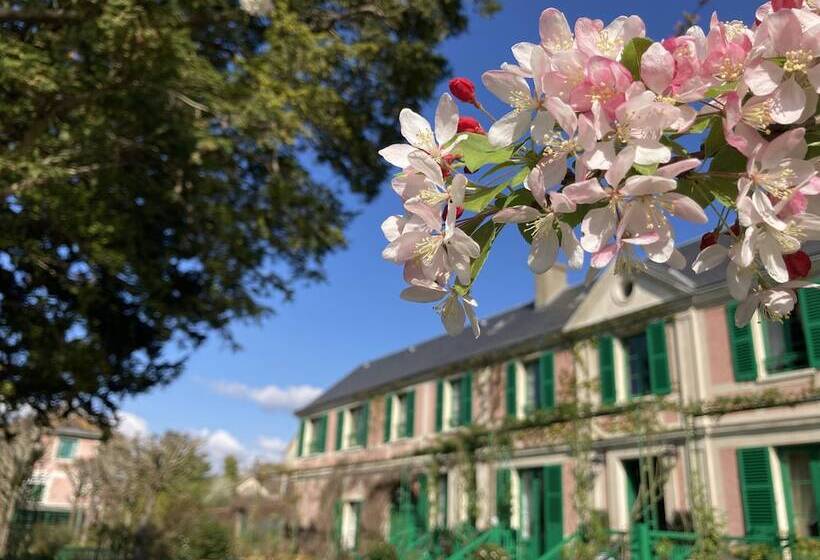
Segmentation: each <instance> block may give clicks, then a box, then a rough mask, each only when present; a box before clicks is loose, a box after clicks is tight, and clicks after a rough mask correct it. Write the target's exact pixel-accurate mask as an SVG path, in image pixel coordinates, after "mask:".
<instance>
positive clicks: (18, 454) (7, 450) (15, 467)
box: [0, 420, 44, 557]
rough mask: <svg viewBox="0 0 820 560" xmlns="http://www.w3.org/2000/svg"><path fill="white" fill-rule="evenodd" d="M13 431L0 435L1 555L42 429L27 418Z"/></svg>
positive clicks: (39, 445) (39, 451)
mask: <svg viewBox="0 0 820 560" xmlns="http://www.w3.org/2000/svg"><path fill="white" fill-rule="evenodd" d="M14 430H15V432H14V433H13V434H10V435H6V437H5V438H3V437H0V557H1V556H3V555H4V554H5V553H6V549H7V548H8V545H9V532H10V529H11V522H12V519H13V518H14V510H15V508H16V506H17V500H18V498H19V495H20V490H21V489H22V488H23V485H24V484H25V482H26V481H27V480H28V479H29V478H30V477H31V473H32V470H33V469H34V464H35V463H36V462H37V460H38V459H39V458H40V457H41V456H42V454H43V451H44V449H43V442H42V437H43V429H42V428H40V427H38V426H35V425H34V424H33V423H32V422H30V421H28V420H23V421H21V422H20V423H19V426H18V427H16V428H14Z"/></svg>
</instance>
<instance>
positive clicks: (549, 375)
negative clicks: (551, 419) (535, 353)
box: [538, 352, 555, 409]
mask: <svg viewBox="0 0 820 560" xmlns="http://www.w3.org/2000/svg"><path fill="white" fill-rule="evenodd" d="M538 370H539V372H540V375H541V408H544V409H551V408H555V355H554V354H553V353H552V352H546V353H544V354H541V357H540V358H539V359H538Z"/></svg>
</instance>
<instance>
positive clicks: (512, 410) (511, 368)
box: [504, 362, 517, 418]
mask: <svg viewBox="0 0 820 560" xmlns="http://www.w3.org/2000/svg"><path fill="white" fill-rule="evenodd" d="M516 369H517V368H516V365H515V362H510V363H508V364H507V384H506V386H505V391H504V392H505V395H506V397H507V416H512V417H513V418H515V417H516V412H517V406H516V405H517V403H516V399H515V377H516V375H515V373H516Z"/></svg>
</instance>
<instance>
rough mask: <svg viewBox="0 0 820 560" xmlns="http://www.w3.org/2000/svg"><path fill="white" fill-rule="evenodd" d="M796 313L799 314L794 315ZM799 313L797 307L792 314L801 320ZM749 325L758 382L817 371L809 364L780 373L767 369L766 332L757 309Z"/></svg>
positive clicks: (772, 380)
mask: <svg viewBox="0 0 820 560" xmlns="http://www.w3.org/2000/svg"><path fill="white" fill-rule="evenodd" d="M795 313H797V314H798V315H794V314H795ZM799 313H800V310H799V309H798V308H797V307H795V309H794V311H793V312H792V316H793V317H795V318H796V319H797V320H798V321H799V320H800V316H799ZM749 327H750V328H751V329H752V347H753V348H754V353H755V363H756V364H757V378H755V382H756V383H761V382H776V381H781V380H785V379H791V378H793V377H803V376H806V375H813V374H814V373H815V372H816V370H815V369H814V368H813V367H811V366H809V367H805V368H800V369H793V370H791V371H783V372H780V373H770V372H769V370H768V369H766V333H765V332H764V330H763V321H761V320H760V314H759V313H758V312H757V311H755V312H754V315H752V319H751V320H750V321H749ZM730 350H731V348H730Z"/></svg>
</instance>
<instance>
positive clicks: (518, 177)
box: [510, 167, 530, 187]
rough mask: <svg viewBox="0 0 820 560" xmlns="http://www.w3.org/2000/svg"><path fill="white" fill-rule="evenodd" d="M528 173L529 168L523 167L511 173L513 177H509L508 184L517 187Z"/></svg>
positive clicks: (522, 182)
mask: <svg viewBox="0 0 820 560" xmlns="http://www.w3.org/2000/svg"><path fill="white" fill-rule="evenodd" d="M529 174H530V168H529V167H524V168H522V169H521V170H520V171H519V172H518V173H516V174H515V175H513V178H512V179H510V186H511V187H517V186H518V185H522V184H524V181H526V180H527V176H528V175H529Z"/></svg>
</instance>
